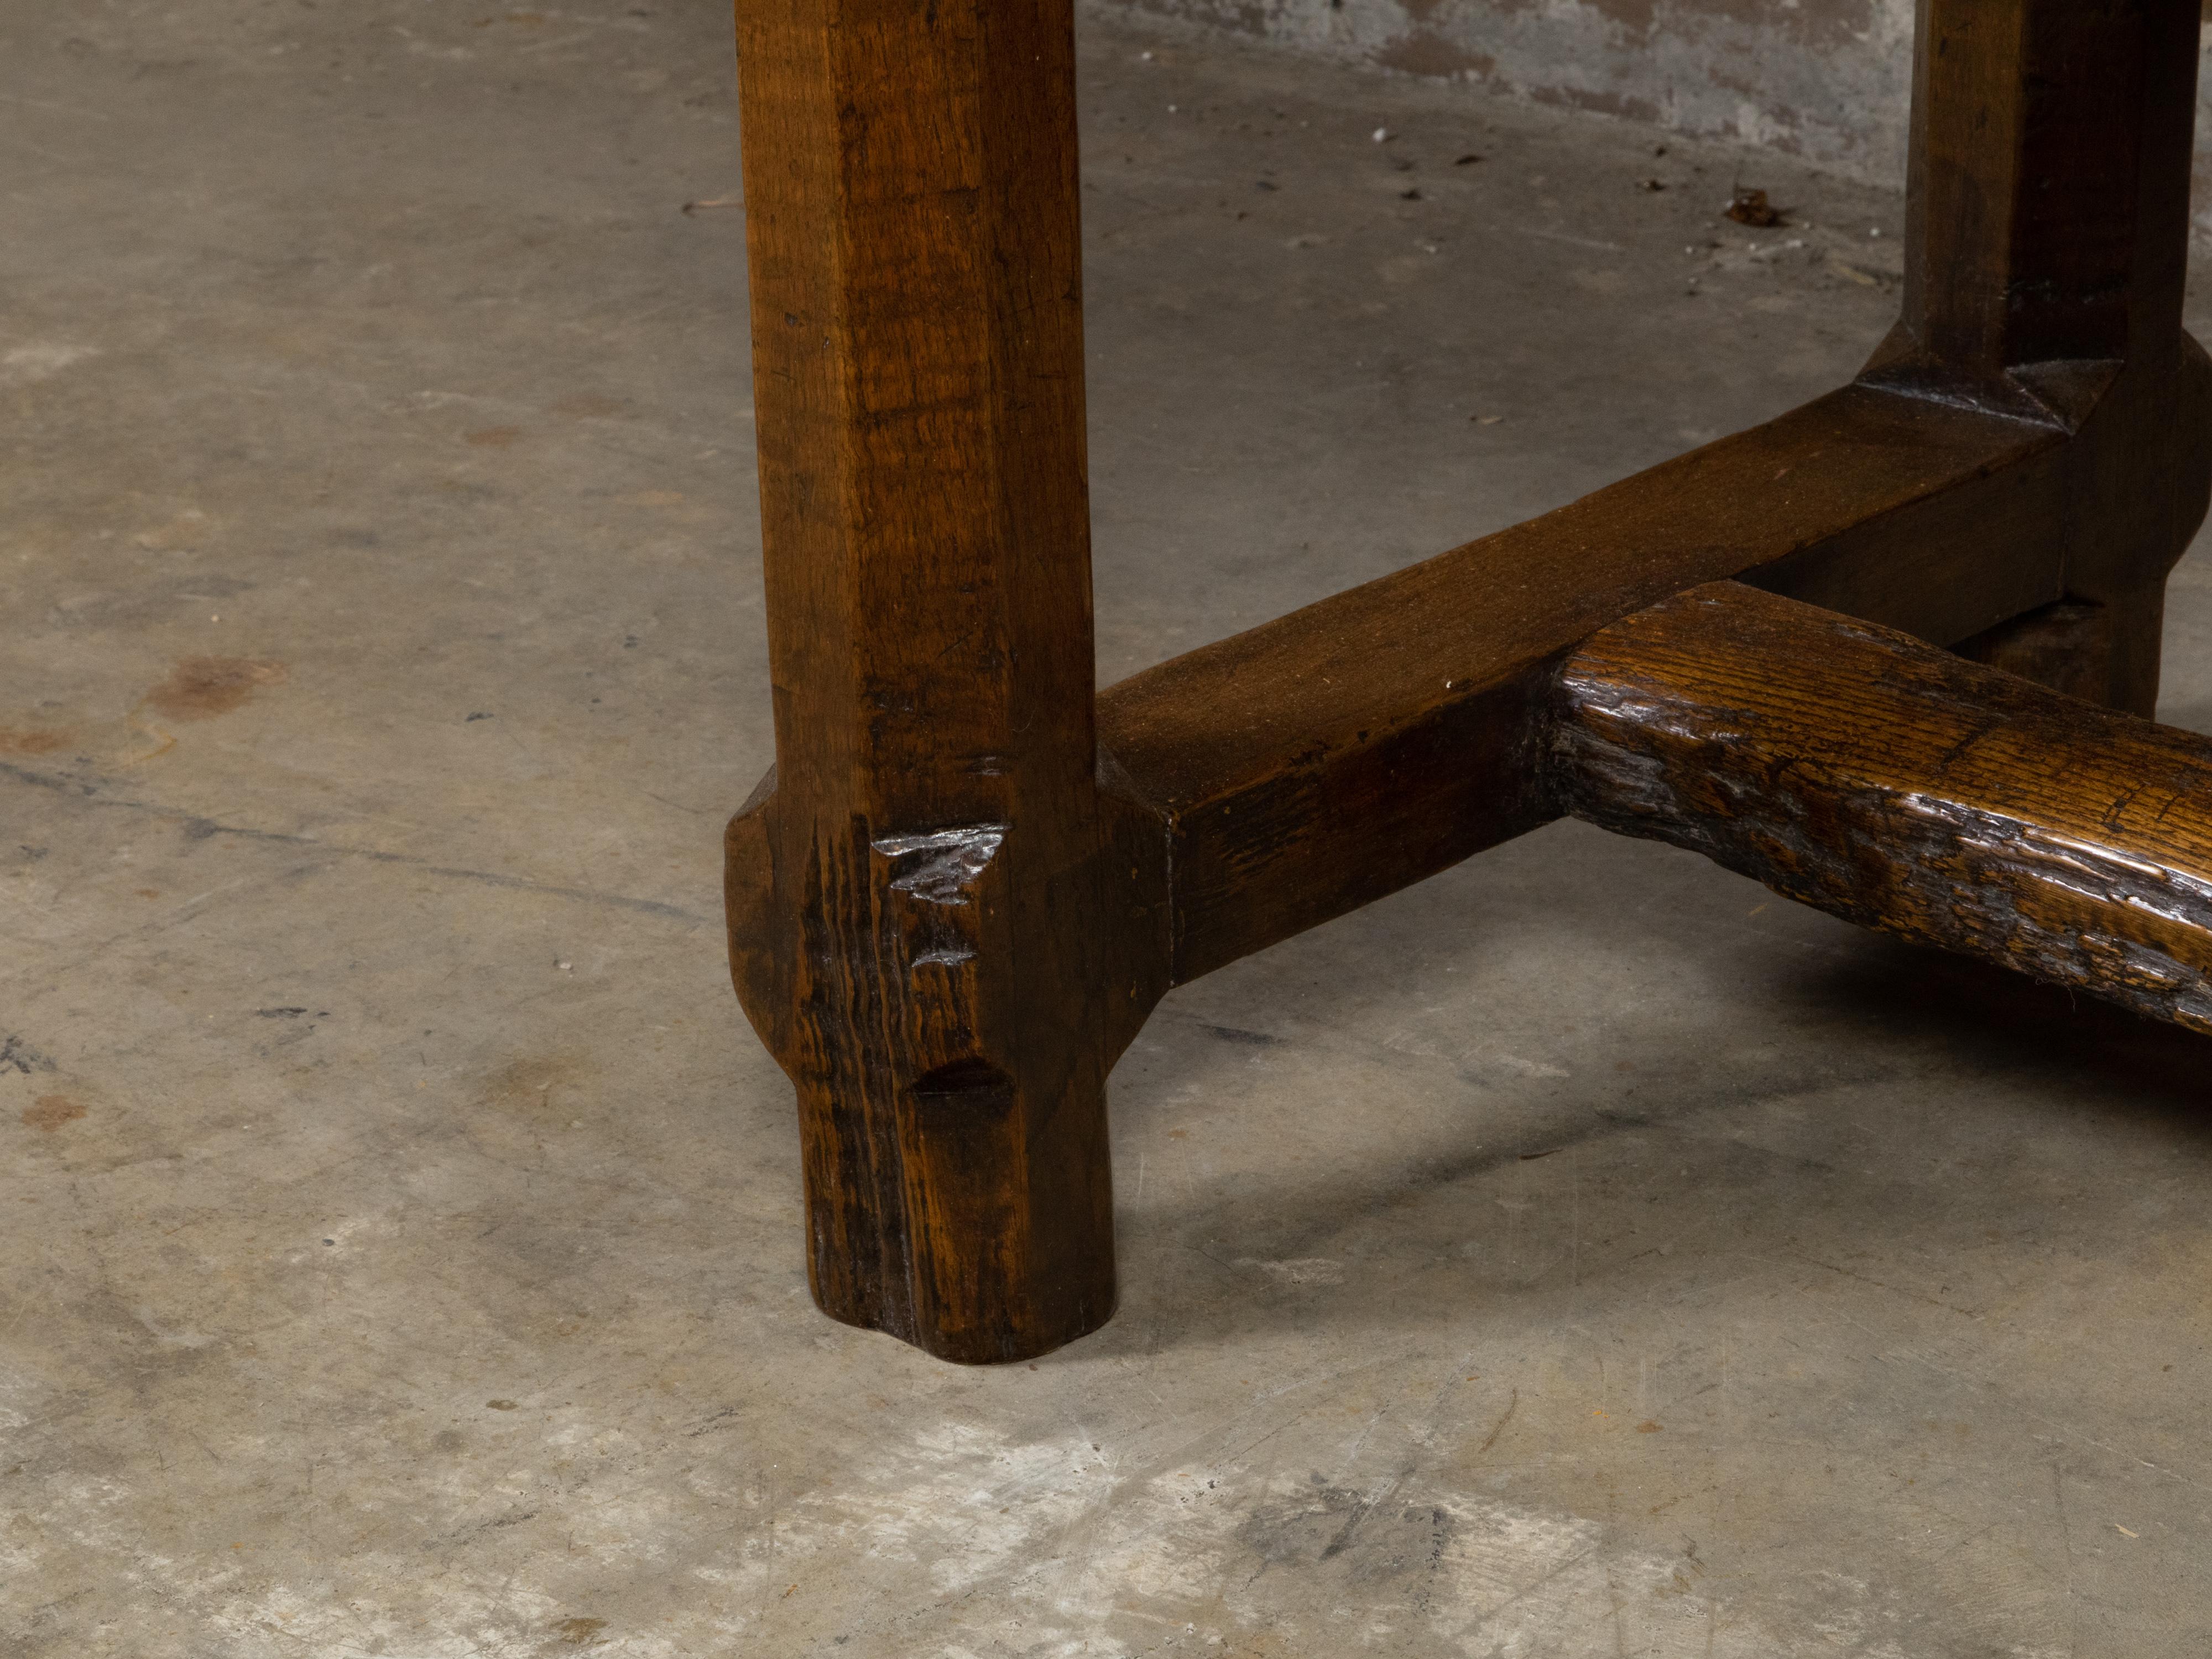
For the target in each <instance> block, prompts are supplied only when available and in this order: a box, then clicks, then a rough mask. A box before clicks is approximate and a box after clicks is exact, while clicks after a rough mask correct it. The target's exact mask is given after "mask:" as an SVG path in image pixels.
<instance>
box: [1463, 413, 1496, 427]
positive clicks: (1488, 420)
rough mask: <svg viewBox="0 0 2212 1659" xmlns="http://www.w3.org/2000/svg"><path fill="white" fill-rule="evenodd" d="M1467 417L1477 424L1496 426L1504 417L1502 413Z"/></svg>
mask: <svg viewBox="0 0 2212 1659" xmlns="http://www.w3.org/2000/svg"><path fill="white" fill-rule="evenodd" d="M1467 418H1468V420H1470V421H1473V422H1474V423H1475V424H1476V425H1477V426H1496V425H1497V424H1498V422H1500V421H1502V420H1504V418H1505V417H1504V416H1503V415H1470V416H1468V417H1467Z"/></svg>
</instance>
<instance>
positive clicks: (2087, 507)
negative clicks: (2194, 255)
mask: <svg viewBox="0 0 2212 1659" xmlns="http://www.w3.org/2000/svg"><path fill="white" fill-rule="evenodd" d="M2197 15H2198V9H2197V5H2196V4H2194V3H2191V0H2117V3H2109V4H2106V3H2100V4H2083V3H2081V0H2008V3H1992V0H1923V4H1922V7H1921V12H1920V40H1919V50H1918V54H1917V59H1916V67H1915V73H1914V88H1913V96H1914V105H1915V108H1914V122H1913V146H1912V158H1911V215H1910V224H1909V227H1908V232H1907V234H1908V235H1909V236H1910V238H1911V246H1909V248H1908V250H1907V258H1906V263H1905V317H1904V320H1903V321H1902V322H1901V323H1900V325H1899V329H1898V332H1897V333H1896V334H1895V335H1894V336H1893V337H1892V339H1891V341H1890V343H1888V345H1887V347H1886V348H1885V349H1884V353H1883V354H1882V358H1881V359H1880V360H1878V361H1881V362H1882V363H1883V368H1882V369H1881V371H1878V374H1877V378H1879V375H1880V374H1881V373H1889V374H1904V375H1905V376H1906V377H1908V378H1909V377H1911V376H1915V375H1917V376H1920V377H1923V379H1924V380H1927V381H1928V382H1929V384H1930V385H1931V386H1934V387H1936V389H1942V386H1944V383H1945V382H1948V383H1949V384H1950V386H1952V387H1953V388H1954V389H1956V390H1961V391H1965V392H1966V393H1967V395H1971V396H1977V397H1979V398H1985V399H1988V400H1990V401H1992V402H1994V403H2000V404H2001V403H2003V402H2005V401H2007V400H2008V398H2009V399H2013V400H2016V401H2017V402H2019V403H2020V404H2023V405H2025V404H2029V403H2030V402H2031V400H2033V401H2040V402H2041V403H2042V404H2044V405H2045V408H2046V409H2047V410H2048V411H2049V412H2050V414H2051V416H2053V417H2055V418H2057V420H2059V421H2060V422H2063V423H2064V424H2066V425H2068V426H2069V427H2072V426H2075V425H2077V424H2078V425H2080V426H2081V427H2082V429H2083V430H2084V432H2085V433H2086V434H2087V435H2090V436H2092V437H2093V439H2094V440H2097V441H2092V442H2090V443H2087V444H2084V445H2082V446H2081V447H2080V451H2079V453H2080V454H2081V456H2082V457H2083V459H2084V462H2085V464H2084V465H2082V466H2081V468H2079V469H2078V470H2077V472H2076V476H2075V477H2074V478H2073V480H2072V481H2071V488H2070V489H2069V492H2068V501H2067V507H2066V512H2067V516H2068V520H2069V523H2068V526H2067V530H2068V542H2069V546H2068V555H2067V564H2066V577H2065V580H2066V590H2067V591H2066V597H2065V599H2063V601H2062V602H2061V603H2060V604H2059V605H2057V606H2055V607H2052V608H2051V610H2049V611H2044V612H2038V613H2031V614H2030V615H2029V616H2027V617H2022V618H2021V619H2019V620H2018V621H2017V622H2015V623H2004V624H2001V625H2000V626H1998V627H1996V628H1994V629H1990V630H1989V631H1988V632H1987V633H1985V634H1984V635H1979V636H1978V637H1976V638H1975V639H1973V640H1972V641H1968V642H1967V643H1966V644H1965V645H1963V646H1961V647H1959V649H1960V651H1961V653H1963V654H1966V655H1969V656H1972V657H1974V658H1976V659H1978V660H1981V661H1984V662H1988V663H1990V664H1993V665H1996V666H1999V667H2002V668H2005V669H2008V670H2009V671H2013V672H2016V673H2020V674H2022V675H2024V676H2027V677H2028V678H2038V679H2041V680H2043V681H2045V683H2046V684H2053V685H2056V686H2058V687H2059V688H2061V689H2063V690H2067V691H2069V692H2070V693H2072V694H2073V695H2075V696H2083V697H2087V698H2092V699H2093V700H2095V701H2098V702H2105V703H2108V704H2110V705H2112V707H2115V708H2124V709H2127V710H2129V711H2130V712H2132V713H2135V714H2144V715H2148V714H2150V713H2151V712H2152V710H2153V708H2154V705H2155V704H2156V702H2157V699H2158V664H2159V637H2160V627H2161V623H2162V618H2163V611H2164V599H2165V592H2166V573H2167V571H2168V570H2169V569H2171V568H2172V565H2173V562H2174V561H2175V560H2177V559H2179V557H2180V556H2181V555H2182V553H2183V552H2184V551H2185V550H2186V549H2187V547H2188V544H2189V538H2190V536H2191V533H2192V532H2193V531H2194V530H2195V527H2196V526H2197V522H2198V521H2199V520H2201V519H2202V518H2203V513H2204V507H2205V502H2204V499H2203V494H2202V491H2201V489H2198V490H2192V489H2190V488H2188V487H2186V486H2185V485H2182V483H2181V481H2183V480H2189V481H2190V482H2191V483H2195V481H2196V480H2197V479H2199V478H2201V477H2203V476H2204V473H2205V469H2204V468H2203V465H2201V464H2197V463H2192V461H2191V459H2185V455H2184V452H2185V451H2187V452H2190V453H2194V452H2195V451H2196V450H2197V448H2198V447H2201V446H2202V445H2203V442H2204V438H2203V433H2204V432H2205V430H2206V428H2207V425H2208V420H2207V417H2208V416H2212V410H2205V409H2203V407H2201V406H2198V404H2197V400H2196V398H2195V390H2196V388H2197V386H2198V385H2199V384H2200V381H2199V380H2197V377H2193V376H2185V375H2184V374H2182V372H2181V369H2182V361H2181V360H2182V355H2183V353H2184V351H2185V350H2187V349H2193V348H2191V347H2188V346H2187V345H2186V343H2185V338H2184V336H2183V334H2182V331H2181V301H2182V285H2183V281H2184V277H2185V274H2186V264H2187V253H2188V230H2189V223H2188V222H2189V173H2190V162H2191V122H2192V118H2193V116H2194V114H2195V110H2196V98H2195V88H2196V76H2197ZM2023 394H2025V395H2023ZM2092 403H2093V405H2094V407H2093V410H2091V409H2090V407H2089V405H2090V404H2092ZM2090 428H2121V430H2119V431H2116V432H2107V431H2103V430H2098V431H2093V432H2092V431H2091V430H2090Z"/></svg>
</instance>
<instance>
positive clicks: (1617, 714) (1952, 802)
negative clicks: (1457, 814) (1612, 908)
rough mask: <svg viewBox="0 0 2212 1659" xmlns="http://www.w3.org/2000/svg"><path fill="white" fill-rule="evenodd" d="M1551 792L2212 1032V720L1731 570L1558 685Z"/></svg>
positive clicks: (1778, 881)
mask: <svg viewBox="0 0 2212 1659" xmlns="http://www.w3.org/2000/svg"><path fill="white" fill-rule="evenodd" d="M1551 719H1552V725H1551V734H1550V738H1549V740H1548V742H1547V744H1546V749H1545V754H1546V762H1547V766H1548V768H1549V771H1550V780H1551V790H1552V799H1553V804H1554V805H1556V806H1557V808H1558V809H1559V811H1563V812H1565V813H1570V814H1571V815H1572V816H1574V817H1579V818H1582V819H1584V820H1586V821H1587V822H1589V823H1595V824H1597V825H1599V826H1600V827H1601V828H1604V829H1610V830H1613V831H1615V832H1616V833H1620V834H1623V835H1628V836H1638V837H1643V838H1646V839H1651V840H1657V841H1663V842H1669V843H1671V844H1673V845H1674V846H1678V847H1683V848H1688V849H1690V850H1692V851H1694V852H1697V853H1700V854H1704V855H1705V857H1707V858H1710V859H1711V860H1714V861H1715V862H1716V863H1718V864H1720V865H1722V866H1724V867H1726V868H1728V869H1730V870H1734V871H1735V872H1738V873H1740V874H1742V875H1747V876H1749V877H1751V878H1753V879H1755V880H1757V881H1759V882H1761V883H1763V884H1765V885H1766V886H1767V887H1768V888H1770V889H1771V890H1773V891H1775V892H1778V893H1780V894H1782V895H1784V896H1786V897H1789V898H1791V899H1795V900H1797V901H1798V902H1802V903H1806V904H1809V905H1813V906H1814V907H1816V908H1820V909H1823V910H1826V911H1827V912H1829V913H1830V914H1832V915H1838V916H1841V917H1843V918H1844V919H1845V920H1847V921H1853V922H1857V923H1858V924H1860V925H1862V926H1863V927H1870V928H1873V929H1875V930H1876V931H1878V932H1881V933H1887V934H1890V935H1893V936H1894V937H1896V938H1899V939H1906V940H1909V941H1911V942H1912V943H1915V944H1919V945H1932V946H1935V947H1936V948H1939V949H1942V950H1945V951H1953V952H1955V953H1958V954H1961V955H1966V956H1971V957H1977V958H1979V959H1981V960H1983V961H1986V962H1991V963H1997V964H1998V965H2001V966H2003V967H2007V968H2010V969H2015V970H2016V971H2019V972H2021V973H2025V974H2027V975H2030V976H2031V977H2033V978H2036V979H2040V980H2043V981H2046V982H2048V983H2051V984H2056V985H2061V986H2064V987H2069V988H2070V989H2073V990H2076V991H2080V992H2082V993H2085V994H2089V995H2093V996H2095V997H2099V998H2100V999H2102V1000H2106V1001H2110V1002H2114V1003H2118V1004H2119V1005H2120V1006H2124V1007H2127V1008H2129V1009H2131V1010H2132V1011H2134V1012H2136V1013H2139V1014H2142V1015H2145V1016H2148V1017H2149V1018H2154V1019H2159V1020H2163V1021H2166V1022H2169V1023H2172V1024H2179V1025H2182V1026H2185V1027H2186V1028H2188V1029H2190V1030H2196V1031H2200V1032H2206V1033H2212V738H2203V737H2201V736H2198V735H2197V734H2196V733H2193V732H2180V731H2177V730H2175V729H2173V728H2172V727H2170V726H2159V725H2156V724H2154V723H2153V722H2151V721H2148V720H2142V719H2140V718H2138V717H2136V716H2135V715H2132V714H2124V713H2122V712H2118V711H2116V710H2112V709H2108V708H2099V707H2095V706H2093V705H2092V704H2089V703H2087V702H2081V701H2078V700H2076V699H2075V698H2072V697H2069V696H2064V695H2063V694H2061V693H2059V692H2057V691H2054V690H2050V689H2048V688H2046V687H2044V686H2040V685H2037V684H2033V683H2031V682H2029V681H2027V680H2024V679H2021V678H2019V677H2017V676H2015V675H2012V674H2008V673H2006V672H2004V671H2001V670H1998V669H1996V668H1991V667H1989V666H1987V665H1983V664H1980V663H1976V662H1972V661H1969V660H1966V659H1963V658H1960V657H1958V656H1955V655H1954V654H1952V653H1948V652H1945V651H1942V650H1938V649H1936V648H1935V647H1930V646H1929V645H1927V644H1925V643H1923V641H1919V640H1917V639H1914V638H1912V637H1911V636H1910V635H1905V634H1902V633H1899V632H1898V631H1896V630H1894V629H1884V628H1881V627H1878V626H1875V625H1874V624H1871V623H1865V622H1862V621H1858V620H1856V619H1854V618H1850V617H1842V616H1838V615H1837V614H1835V613H1833V612H1832V611H1823V610H1820V609H1819V608H1818V607H1815V606H1812V605H1803V604H1800V603H1798V602H1797V601H1795V600H1791V599H1784V598H1781V597H1778V596H1776V595H1772V594H1766V593H1761V592H1758V591H1756V590H1754V589H1752V588H1749V587H1747V586H1743V585H1741V584H1739V583H1735V582H1717V583H1712V584H1710V585H1707V586H1701V587H1697V588H1692V589H1691V590H1688V591H1687V592H1682V593H1680V594H1676V595H1674V596H1672V597H1670V598H1668V599H1665V600H1662V601H1661V602H1660V603H1659V604H1657V605H1652V606H1650V608H1648V609H1646V610H1644V611H1640V612H1638V614H1637V615H1635V616H1633V617H1628V618H1626V619H1625V620H1623V621H1622V622H1620V623H1616V624H1614V625H1613V626H1612V627H1610V628H1607V629H1602V630H1601V631H1600V632H1599V633H1597V634H1595V635H1593V636H1592V637H1591V638H1590V639H1589V640H1588V641H1585V642H1584V643H1583V645H1582V646H1581V647H1579V648H1578V649H1577V650H1576V651H1575V652H1573V653H1571V654H1570V655H1569V656H1568V657H1567V658H1566V659H1565V662H1564V663H1563V664H1562V665H1561V666H1560V669H1559V673H1558V675H1557V677H1556V678H1555V681H1554V693H1553V705H1552V711H1551Z"/></svg>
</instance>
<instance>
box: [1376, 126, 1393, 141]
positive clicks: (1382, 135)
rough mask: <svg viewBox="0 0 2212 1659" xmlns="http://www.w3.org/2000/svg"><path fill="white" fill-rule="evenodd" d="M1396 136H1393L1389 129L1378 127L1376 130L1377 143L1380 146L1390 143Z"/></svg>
mask: <svg viewBox="0 0 2212 1659" xmlns="http://www.w3.org/2000/svg"><path fill="white" fill-rule="evenodd" d="M1393 137H1395V134H1393V133H1392V132H1391V131H1390V129H1389V128H1388V127H1377V128H1376V129H1375V142H1376V143H1378V144H1387V143H1389V142H1390V140H1391V139H1392V138H1393Z"/></svg>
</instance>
